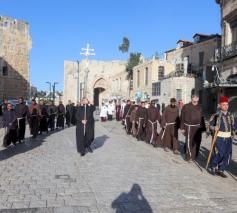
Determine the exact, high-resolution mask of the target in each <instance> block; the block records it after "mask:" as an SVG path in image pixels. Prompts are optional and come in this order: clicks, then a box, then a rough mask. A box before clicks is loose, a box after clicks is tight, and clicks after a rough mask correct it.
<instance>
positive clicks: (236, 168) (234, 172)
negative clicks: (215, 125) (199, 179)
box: [180, 141, 237, 181]
mask: <svg viewBox="0 0 237 213" xmlns="http://www.w3.org/2000/svg"><path fill="white" fill-rule="evenodd" d="M180 150H181V153H184V151H183V150H184V142H183V141H180ZM209 151H210V150H209V149H207V148H206V147H204V146H201V147H200V151H199V155H198V158H197V159H196V162H197V163H198V164H199V166H200V167H201V168H203V169H206V163H207V158H208V155H209ZM226 172H228V173H229V174H230V175H231V176H232V177H233V178H234V179H235V180H236V181H237V162H235V161H234V160H233V159H231V160H230V164H229V165H228V166H227V168H226Z"/></svg>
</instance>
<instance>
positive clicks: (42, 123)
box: [39, 104, 48, 134]
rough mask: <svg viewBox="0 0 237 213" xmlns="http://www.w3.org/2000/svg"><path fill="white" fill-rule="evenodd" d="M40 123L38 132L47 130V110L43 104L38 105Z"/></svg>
mask: <svg viewBox="0 0 237 213" xmlns="http://www.w3.org/2000/svg"><path fill="white" fill-rule="evenodd" d="M39 114H40V125H39V132H40V134H41V133H42V132H48V112H47V108H46V106H45V104H43V105H39Z"/></svg>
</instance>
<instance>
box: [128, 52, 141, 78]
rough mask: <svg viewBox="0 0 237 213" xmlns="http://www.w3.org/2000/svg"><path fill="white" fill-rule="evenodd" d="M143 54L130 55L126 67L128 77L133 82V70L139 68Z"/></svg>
mask: <svg viewBox="0 0 237 213" xmlns="http://www.w3.org/2000/svg"><path fill="white" fill-rule="evenodd" d="M140 57H141V53H130V56H129V59H128V63H127V66H126V71H127V73H128V75H127V77H128V79H129V80H131V78H132V75H133V68H134V67H135V66H137V65H138V64H139V62H140Z"/></svg>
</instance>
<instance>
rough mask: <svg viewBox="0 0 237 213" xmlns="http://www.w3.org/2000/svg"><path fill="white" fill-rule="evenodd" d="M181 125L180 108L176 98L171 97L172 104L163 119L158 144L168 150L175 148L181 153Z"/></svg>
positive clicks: (175, 151) (164, 113)
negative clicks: (179, 136)
mask: <svg viewBox="0 0 237 213" xmlns="http://www.w3.org/2000/svg"><path fill="white" fill-rule="evenodd" d="M179 125H180V119H179V108H178V107H177V105H176V99H175V98H171V99H170V105H168V106H167V107H166V108H165V110H164V112H163V114H162V119H161V128H162V130H161V132H160V135H159V137H158V139H157V144H156V146H162V147H164V150H165V151H166V152H168V151H169V149H170V148H172V149H173V151H174V154H179V141H178V129H179Z"/></svg>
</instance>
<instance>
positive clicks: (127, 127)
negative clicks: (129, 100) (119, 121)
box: [123, 104, 132, 134]
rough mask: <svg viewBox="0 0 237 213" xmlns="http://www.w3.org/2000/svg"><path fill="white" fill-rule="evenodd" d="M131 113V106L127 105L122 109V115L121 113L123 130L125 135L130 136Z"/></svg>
mask: <svg viewBox="0 0 237 213" xmlns="http://www.w3.org/2000/svg"><path fill="white" fill-rule="evenodd" d="M131 112H132V105H131V104H127V105H126V106H125V108H124V113H123V119H124V124H125V130H126V132H127V134H131V128H132V123H131V121H130V116H131Z"/></svg>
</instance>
